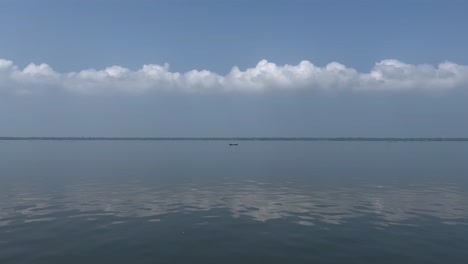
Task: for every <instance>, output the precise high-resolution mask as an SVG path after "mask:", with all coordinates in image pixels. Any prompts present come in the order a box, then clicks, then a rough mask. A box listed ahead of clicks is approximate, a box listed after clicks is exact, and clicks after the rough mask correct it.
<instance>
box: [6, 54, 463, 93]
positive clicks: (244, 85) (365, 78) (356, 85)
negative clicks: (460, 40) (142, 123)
mask: <svg viewBox="0 0 468 264" xmlns="http://www.w3.org/2000/svg"><path fill="white" fill-rule="evenodd" d="M460 88H468V66H466V65H458V64H455V63H451V62H443V63H440V64H439V65H437V66H434V65H428V64H419V65H412V64H406V63H403V62H401V61H398V60H383V61H380V62H377V63H376V64H375V65H374V67H373V68H372V69H371V70H370V71H369V72H359V71H357V70H355V69H353V68H351V67H347V66H345V65H343V64H341V63H338V62H332V63H329V64H328V65H326V66H324V67H319V66H316V65H314V64H313V63H311V62H310V61H301V62H300V63H299V64H297V65H276V64H275V63H272V62H269V61H267V60H262V61H260V62H259V63H258V64H257V65H256V66H255V67H253V68H248V69H246V70H241V69H239V68H238V67H236V66H235V67H233V68H232V70H231V71H230V72H229V73H228V74H226V75H220V74H217V73H215V72H212V71H208V70H191V71H188V72H185V73H179V72H172V71H170V69H169V65H168V64H165V65H156V64H149V65H143V67H142V68H141V69H138V70H130V69H127V68H124V67H121V66H111V67H108V68H105V69H103V70H95V69H87V70H82V71H79V72H65V73H61V72H57V71H55V70H54V69H52V67H50V66H49V65H47V64H39V65H38V64H33V63H32V64H29V65H28V66H26V67H25V68H23V69H20V68H19V67H18V66H17V65H15V64H14V63H13V62H12V61H9V60H4V59H0V91H6V92H13V93H33V92H37V91H41V90H47V89H61V90H64V91H68V92H72V93H85V94H94V93H145V92H149V91H163V90H164V91H178V92H194V93H200V92H257V93H258V92H268V91H273V90H283V91H294V90H323V91H328V90H355V91H395V90H423V91H426V90H450V89H460Z"/></svg>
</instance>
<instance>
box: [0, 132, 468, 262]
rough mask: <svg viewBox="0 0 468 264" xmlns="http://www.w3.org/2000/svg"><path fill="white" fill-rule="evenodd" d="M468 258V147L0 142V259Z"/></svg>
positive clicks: (440, 144)
mask: <svg viewBox="0 0 468 264" xmlns="http://www.w3.org/2000/svg"><path fill="white" fill-rule="evenodd" d="M229 143H239V145H238V146H229ZM467 261H468V142H385V141H378V142H354V141H349V142H348V141H340V142H322V141H241V142H231V141H190V140H186V141H178V140H167V141H164V140H158V141H123V140H122V141H98V140H96V141H74V140H69V141H67V140H61V141H53V140H49V141H35V140H33V141H9V140H2V141H0V263H2V264H9V263H468V262H467Z"/></svg>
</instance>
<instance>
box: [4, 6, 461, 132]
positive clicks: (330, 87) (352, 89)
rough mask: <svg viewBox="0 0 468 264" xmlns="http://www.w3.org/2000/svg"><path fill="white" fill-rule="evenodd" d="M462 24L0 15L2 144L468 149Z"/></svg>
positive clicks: (397, 16) (85, 12) (106, 12)
mask: <svg viewBox="0 0 468 264" xmlns="http://www.w3.org/2000/svg"><path fill="white" fill-rule="evenodd" d="M466 10H468V2H467V1H461V0H460V1H457V0H445V1H442V0H432V1H431V0H405V1H401V0H393V1H384V0H381V1H358V0H355V1H352V0H348V1H345V0H341V1H339V0H328V1H325V0H309V1H306V0H302V1H299V0H290V1H280V0H278V1H271V0H270V1H266V0H262V1H260V0H259V1H242V0H237V1H228V0H218V1H214V0H213V1H208V0H206V1H188V0H187V1H182V0H176V1H164V0H160V1H144V0H140V1H123V0H120V1H119V0H114V1H111V0H97V1H86V0H80V1H72V0H60V1H58V0H43V1H33V0H15V1H13V0H0V136H132V137H139V136H155V137H159V136H161V137H165V136H170V137H171V136H176V137H179V136H182V137H183V136H187V137H198V136H201V137H205V136H206V137H226V136H246V137H249V136H266V137H269V136H282V137H283V136H285V137H288V136H290V137H296V136H299V137H303V136H310V137H340V136H345V137H348V136H350V137H360V136H362V137H468V122H466V120H467V115H468V104H467V103H466V101H467V100H466V99H468V52H466V47H468V31H466V30H465V27H466V25H468V16H466Z"/></svg>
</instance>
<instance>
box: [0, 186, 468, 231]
mask: <svg viewBox="0 0 468 264" xmlns="http://www.w3.org/2000/svg"><path fill="white" fill-rule="evenodd" d="M466 208H468V196H467V195H466V194H464V193H462V192H460V191H459V190H458V188H456V187H428V186H408V187H405V188H396V187H391V186H361V187H358V188H329V189H323V188H322V189H317V188H314V187H313V186H298V185H293V184H286V185H275V184H263V183H258V182H243V183H224V184H219V185H210V186H196V185H190V186H189V185H187V186H183V187H180V186H179V187H174V188H167V187H149V186H146V185H144V184H141V183H135V184H122V185H103V184H80V185H71V186H67V187H65V188H63V189H62V190H61V191H54V192H49V193H46V192H41V191H39V190H36V191H34V189H33V190H24V189H23V190H20V189H17V190H11V191H10V193H9V195H6V196H3V197H2V198H1V199H0V227H1V226H7V225H9V224H11V223H13V222H15V221H16V222H17V221H23V222H24V223H30V222H38V221H55V220H58V219H60V217H62V218H63V217H67V218H77V219H83V220H96V219H97V218H99V217H104V216H113V217H121V218H124V217H138V218H142V217H145V218H148V221H151V222H159V217H162V216H163V215H166V214H171V213H190V212H201V211H204V212H206V216H205V217H206V218H207V219H209V218H210V217H217V215H216V214H215V212H211V210H215V209H223V210H228V211H229V212H230V213H231V215H232V217H235V218H236V217H249V218H251V219H253V220H256V221H261V222H265V221H268V220H273V219H283V220H287V221H291V222H294V223H297V224H300V225H305V226H313V225H315V224H319V223H327V224H344V223H346V222H347V221H348V220H349V219H353V218H358V217H370V218H369V219H370V220H369V221H370V223H371V224H372V225H374V226H378V227H384V226H388V225H395V224H397V225H398V224H403V223H404V222H405V221H407V220H411V219H415V218H419V217H433V218H438V219H440V221H441V223H445V224H467V223H468V221H467V220H468V212H467V210H466ZM63 212H66V213H65V214H62V213H63ZM113 223H121V221H117V220H113Z"/></svg>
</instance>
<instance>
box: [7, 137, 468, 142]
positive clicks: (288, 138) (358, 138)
mask: <svg viewBox="0 0 468 264" xmlns="http://www.w3.org/2000/svg"><path fill="white" fill-rule="evenodd" d="M0 140H3V141H9V140H10V141H13V140H37V141H38V140H55V141H59V140H72V141H91V140H96V141H111V140H115V141H171V140H174V141H184V140H185V141H468V138H446V137H443V138H435V137H434V138H398V137H0Z"/></svg>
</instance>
